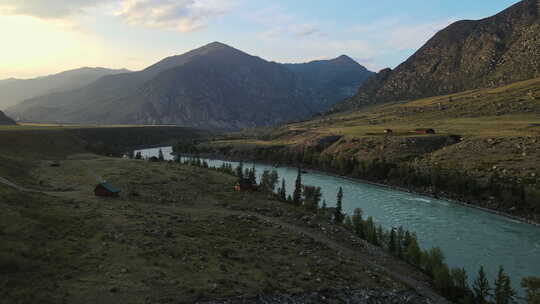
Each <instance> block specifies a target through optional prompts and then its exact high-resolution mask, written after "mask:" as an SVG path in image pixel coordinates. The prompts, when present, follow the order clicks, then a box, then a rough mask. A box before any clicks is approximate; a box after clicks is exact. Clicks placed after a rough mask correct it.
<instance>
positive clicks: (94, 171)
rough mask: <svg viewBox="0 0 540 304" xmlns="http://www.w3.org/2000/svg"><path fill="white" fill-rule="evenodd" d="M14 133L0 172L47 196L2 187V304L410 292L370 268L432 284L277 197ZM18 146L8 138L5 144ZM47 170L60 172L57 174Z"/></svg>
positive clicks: (179, 169) (68, 140)
mask: <svg viewBox="0 0 540 304" xmlns="http://www.w3.org/2000/svg"><path fill="white" fill-rule="evenodd" d="M13 133H15V132H13ZM17 133H19V134H18V135H24V136H23V137H22V138H21V137H20V136H19V137H17V138H20V139H18V140H20V142H19V141H18V142H17V146H13V145H12V146H11V147H8V146H7V145H0V153H1V154H2V155H3V157H4V158H5V159H7V161H3V162H0V170H3V171H0V172H6V171H9V170H10V169H9V164H10V162H12V161H17V162H18V163H20V164H23V165H25V166H26V170H21V171H13V173H12V175H13V177H14V178H15V179H14V180H16V181H18V182H21V183H23V185H24V186H29V187H30V186H34V185H35V186H36V187H39V188H40V189H41V190H42V191H44V192H42V193H23V192H17V191H15V190H13V189H10V188H7V187H5V186H3V185H0V210H1V211H2V212H1V213H0V249H1V250H0V303H36V302H39V303H58V302H61V301H65V302H68V303H96V302H100V303H119V302H122V303H148V302H152V303H168V302H175V303H176V302H191V301H194V300H197V299H213V298H220V297H228V296H237V295H240V296H254V295H256V294H259V293H261V292H276V291H282V292H301V291H312V290H318V289H321V288H344V287H350V288H379V289H384V290H393V289H396V290H404V289H407V288H406V287H405V285H404V284H403V283H402V282H401V281H400V280H398V279H396V278H395V275H393V276H389V275H386V274H385V273H384V272H381V271H380V268H375V266H373V264H372V263H375V264H377V265H378V266H377V267H381V266H382V267H385V268H387V269H392V271H393V273H394V274H397V275H402V276H404V277H407V278H411V279H414V278H416V279H418V280H420V281H423V280H425V277H424V276H423V275H422V274H419V273H417V272H415V271H414V270H413V269H411V268H410V267H409V266H407V265H405V264H403V263H401V262H398V261H395V260H394V259H393V258H390V257H388V256H387V255H386V254H384V253H381V252H380V251H379V250H377V249H376V248H371V247H370V246H369V245H367V244H365V243H364V242H362V241H359V240H356V239H355V238H354V237H352V236H351V234H350V233H348V232H343V231H341V230H340V229H337V230H336V228H335V227H334V228H332V227H330V226H329V225H328V224H327V223H325V222H324V221H322V222H320V223H317V222H312V223H310V224H307V223H306V222H304V221H299V220H298V219H299V218H303V217H305V216H306V214H305V213H304V212H303V211H301V210H298V209H296V208H294V207H292V206H289V205H286V204H282V203H279V202H277V201H276V200H275V199H274V198H273V197H272V196H268V195H267V194H261V193H259V194H257V193H237V192H234V191H233V190H232V187H231V185H232V184H233V183H234V178H232V177H230V176H227V175H223V174H220V173H215V172H211V171H208V170H203V169H198V168H192V167H188V166H180V165H173V164H166V163H162V164H160V163H157V164H152V163H147V162H143V161H129V160H120V159H114V158H104V157H98V156H96V155H93V154H80V153H78V152H81V151H82V150H84V149H83V147H82V146H80V145H77V142H78V139H77V138H73V137H72V134H71V133H66V132H64V131H60V132H53V133H52V135H50V136H51V137H50V138H48V137H47V136H44V135H43V133H40V132H22V133H20V132H17ZM11 136H13V134H6V133H0V139H3V140H8V139H9V140H14V137H11ZM41 138H43V139H41ZM39 140H55V143H56V144H55V145H43V143H41V142H39ZM21 144H27V145H28V146H25V147H26V148H22V147H20V146H19V145H21ZM34 145H36V146H34ZM42 145H43V146H42ZM62 145H65V146H66V148H67V147H70V150H62V149H61V147H62ZM40 146H41V147H42V150H40V152H39V153H38V152H36V150H35V149H37V148H38V147H40ZM25 149H28V150H25ZM82 152H84V151H82ZM74 153H75V154H74ZM50 159H60V164H61V166H60V167H51V166H50ZM6 168H7V169H6ZM96 176H101V177H102V178H104V179H107V180H108V181H110V182H111V183H113V185H115V186H117V187H119V188H121V189H122V190H123V192H122V195H121V197H120V198H118V199H100V198H96V197H94V196H93V192H92V191H93V187H94V185H95V184H96ZM38 181H42V183H39V185H38ZM315 223H316V224H315ZM319 225H321V226H319ZM321 227H324V228H325V230H322V229H321ZM347 252H349V253H348V254H347ZM261 257H264V259H262V258H261Z"/></svg>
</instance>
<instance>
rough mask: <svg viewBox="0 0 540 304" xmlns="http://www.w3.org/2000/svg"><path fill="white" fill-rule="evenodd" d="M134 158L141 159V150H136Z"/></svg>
mask: <svg viewBox="0 0 540 304" xmlns="http://www.w3.org/2000/svg"><path fill="white" fill-rule="evenodd" d="M135 159H142V154H141V151H139V152H137V154H135Z"/></svg>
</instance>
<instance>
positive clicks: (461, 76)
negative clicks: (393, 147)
mask: <svg viewBox="0 0 540 304" xmlns="http://www.w3.org/2000/svg"><path fill="white" fill-rule="evenodd" d="M539 5H540V4H539V3H538V1H537V0H524V1H521V2H519V3H517V4H515V5H513V6H512V7H510V8H508V9H506V10H504V11H503V12H501V13H499V14H497V15H495V16H492V17H489V18H486V19H482V20H478V21H471V20H463V21H459V22H456V23H454V24H452V25H450V26H448V27H447V28H445V29H443V30H442V31H440V32H439V33H437V34H436V35H435V36H434V37H433V38H432V39H431V40H429V41H428V42H427V43H426V44H425V45H424V46H423V47H422V48H420V49H419V50H418V51H417V52H416V53H415V54H414V55H413V56H411V57H410V58H409V59H408V60H407V61H405V62H404V63H402V64H401V65H399V66H398V67H397V68H396V69H395V70H391V69H385V70H382V71H381V72H379V73H378V74H377V75H376V76H375V77H372V78H370V79H369V80H368V81H366V82H365V83H364V84H363V85H362V87H361V88H360V89H359V93H358V94H357V95H356V96H354V97H353V98H350V99H349V100H347V101H345V102H343V103H340V104H338V105H336V107H334V110H337V111H340V110H349V109H354V108H361V107H364V106H367V105H370V104H377V103H384V102H390V101H398V100H411V99H416V98H421V97H428V96H436V95H443V94H449V93H455V92H460V91H464V90H469V89H476V88H484V87H497V86H501V85H505V84H509V83H513V82H516V81H521V80H526V79H530V78H534V77H537V76H540V18H539V14H540V7H539Z"/></svg>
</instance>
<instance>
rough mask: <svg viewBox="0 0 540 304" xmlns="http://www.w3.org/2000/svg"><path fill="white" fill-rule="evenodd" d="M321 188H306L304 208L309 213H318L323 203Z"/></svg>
mask: <svg viewBox="0 0 540 304" xmlns="http://www.w3.org/2000/svg"><path fill="white" fill-rule="evenodd" d="M321 196H322V194H321V188H320V187H314V186H307V185H306V186H304V207H305V208H306V210H307V211H311V212H317V210H318V209H319V202H320V201H321Z"/></svg>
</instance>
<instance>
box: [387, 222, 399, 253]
mask: <svg viewBox="0 0 540 304" xmlns="http://www.w3.org/2000/svg"><path fill="white" fill-rule="evenodd" d="M388 251H390V253H391V254H396V252H397V249H396V230H395V229H394V228H392V230H390V238H389V239H388Z"/></svg>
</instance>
